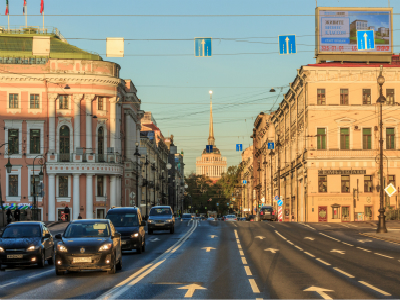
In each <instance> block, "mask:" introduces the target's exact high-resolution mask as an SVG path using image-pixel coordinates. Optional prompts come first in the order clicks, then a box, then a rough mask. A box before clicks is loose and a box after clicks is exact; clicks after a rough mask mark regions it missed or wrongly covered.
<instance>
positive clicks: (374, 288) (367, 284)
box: [359, 281, 392, 296]
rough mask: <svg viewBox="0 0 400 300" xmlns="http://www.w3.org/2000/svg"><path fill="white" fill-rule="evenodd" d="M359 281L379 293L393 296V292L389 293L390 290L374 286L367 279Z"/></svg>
mask: <svg viewBox="0 0 400 300" xmlns="http://www.w3.org/2000/svg"><path fill="white" fill-rule="evenodd" d="M359 283H362V284H364V285H365V286H367V287H369V288H370V289H372V290H374V291H377V292H378V293H381V294H383V295H384V296H392V294H389V293H388V292H385V291H382V290H380V289H378V288H376V287H374V286H373V285H372V284H369V283H368V282H365V281H359Z"/></svg>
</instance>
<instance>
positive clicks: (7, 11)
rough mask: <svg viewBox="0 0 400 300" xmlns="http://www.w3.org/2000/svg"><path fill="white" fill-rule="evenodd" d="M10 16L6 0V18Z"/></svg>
mask: <svg viewBox="0 0 400 300" xmlns="http://www.w3.org/2000/svg"><path fill="white" fill-rule="evenodd" d="M9 14H10V11H9V10H8V0H6V16H8V15H9Z"/></svg>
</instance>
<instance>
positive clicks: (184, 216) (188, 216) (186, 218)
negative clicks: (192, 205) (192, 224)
mask: <svg viewBox="0 0 400 300" xmlns="http://www.w3.org/2000/svg"><path fill="white" fill-rule="evenodd" d="M181 220H182V221H190V220H193V216H192V215H191V214H189V213H184V214H182V219H181Z"/></svg>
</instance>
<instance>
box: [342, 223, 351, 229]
mask: <svg viewBox="0 0 400 300" xmlns="http://www.w3.org/2000/svg"><path fill="white" fill-rule="evenodd" d="M340 225H342V226H344V227H347V228H350V227H349V226H347V225H344V224H340Z"/></svg>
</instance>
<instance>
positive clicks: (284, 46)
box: [278, 34, 297, 54]
mask: <svg viewBox="0 0 400 300" xmlns="http://www.w3.org/2000/svg"><path fill="white" fill-rule="evenodd" d="M278 39H279V54H296V53H297V50H296V35H294V34H291V35H280V36H279V37H278Z"/></svg>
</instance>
